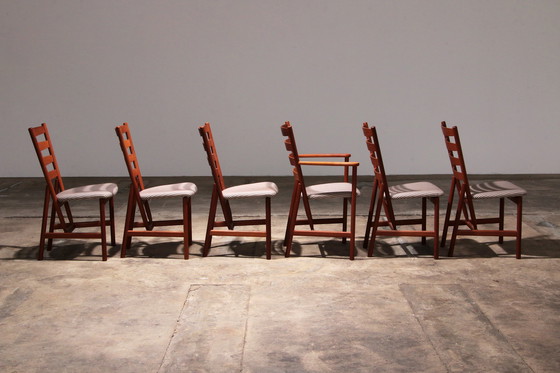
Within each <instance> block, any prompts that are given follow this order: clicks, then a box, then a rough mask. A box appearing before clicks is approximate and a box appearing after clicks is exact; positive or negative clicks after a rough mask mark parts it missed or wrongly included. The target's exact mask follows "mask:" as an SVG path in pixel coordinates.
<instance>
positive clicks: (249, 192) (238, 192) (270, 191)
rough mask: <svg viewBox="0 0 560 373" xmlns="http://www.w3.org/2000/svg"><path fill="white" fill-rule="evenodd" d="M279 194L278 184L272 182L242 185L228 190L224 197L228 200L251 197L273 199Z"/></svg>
mask: <svg viewBox="0 0 560 373" xmlns="http://www.w3.org/2000/svg"><path fill="white" fill-rule="evenodd" d="M277 193H278V187H277V186H276V184H274V183H273V182H270V181H262V182H260V183H251V184H242V185H236V186H232V187H229V188H226V189H224V190H223V191H222V195H223V196H224V198H226V199H233V198H251V197H272V196H275V195H276V194H277Z"/></svg>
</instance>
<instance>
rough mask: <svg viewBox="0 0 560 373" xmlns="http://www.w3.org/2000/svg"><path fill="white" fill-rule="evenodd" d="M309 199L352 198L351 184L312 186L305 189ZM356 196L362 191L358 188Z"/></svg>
mask: <svg viewBox="0 0 560 373" xmlns="http://www.w3.org/2000/svg"><path fill="white" fill-rule="evenodd" d="M305 191H306V192H307V196H308V197H309V198H313V199H315V198H350V197H352V184H351V183H345V182H342V183H325V184H316V185H311V186H308V187H307V188H305ZM356 195H357V196H359V195H360V190H359V189H358V188H356Z"/></svg>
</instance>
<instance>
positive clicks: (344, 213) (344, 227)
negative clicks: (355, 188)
mask: <svg viewBox="0 0 560 373" xmlns="http://www.w3.org/2000/svg"><path fill="white" fill-rule="evenodd" d="M347 220H348V198H343V199H342V231H343V232H346V231H347V230H348V222H347ZM342 243H346V237H342Z"/></svg>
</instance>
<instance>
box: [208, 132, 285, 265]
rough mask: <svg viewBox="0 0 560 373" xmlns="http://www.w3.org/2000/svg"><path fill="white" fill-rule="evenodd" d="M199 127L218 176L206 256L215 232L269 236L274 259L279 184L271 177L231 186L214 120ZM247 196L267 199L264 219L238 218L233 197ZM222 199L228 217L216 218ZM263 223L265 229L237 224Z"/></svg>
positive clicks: (212, 202)
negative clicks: (273, 217)
mask: <svg viewBox="0 0 560 373" xmlns="http://www.w3.org/2000/svg"><path fill="white" fill-rule="evenodd" d="M198 131H199V133H200V136H201V137H202V145H203V147H204V150H205V151H206V156H207V159H208V164H209V166H210V170H211V172H212V177H213V179H214V186H213V188H212V199H211V201H210V212H209V214H208V224H207V228H206V238H205V240H204V249H203V256H207V255H208V252H209V251H210V246H211V244H212V237H213V236H238V237H239V236H243V237H265V242H266V243H265V245H266V259H270V258H271V255H272V234H271V230H272V224H271V198H272V197H274V196H275V195H276V194H277V193H278V187H277V186H276V184H275V183H273V182H270V181H263V182H256V183H249V184H241V185H236V186H230V187H228V186H226V183H225V181H224V176H223V173H222V168H221V166H220V160H219V159H218V152H217V150H216V144H215V141H214V136H213V135H212V128H211V126H210V123H205V124H204V125H203V126H201V127H199V128H198ZM246 198H252V199H264V201H265V218H264V219H262V218H259V219H242V218H234V215H233V213H232V209H231V205H230V201H231V200H235V199H246ZM218 201H219V202H220V206H221V209H222V213H223V218H224V220H216V212H217V208H218ZM259 225H264V226H265V230H264V231H255V230H235V228H236V227H242V226H259ZM224 228H225V229H224Z"/></svg>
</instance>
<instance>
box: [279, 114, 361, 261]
mask: <svg viewBox="0 0 560 373" xmlns="http://www.w3.org/2000/svg"><path fill="white" fill-rule="evenodd" d="M281 130H282V135H283V136H285V137H286V139H285V140H284V144H285V146H286V150H287V151H288V152H289V160H290V164H291V165H292V166H293V174H294V188H293V192H292V200H291V203H290V211H289V213H288V222H287V225H286V235H285V237H284V246H286V254H285V255H286V257H289V256H290V252H291V249H292V242H293V237H294V236H318V237H340V238H342V240H343V242H346V239H347V238H350V248H349V256H350V260H354V256H355V238H356V198H357V197H358V196H359V195H360V191H359V190H358V188H357V172H358V166H359V162H350V156H351V154H347V153H344V154H338V153H329V154H299V152H298V149H297V146H296V140H295V136H294V131H293V127H292V125H291V124H290V122H286V123H284V124H283V125H282V126H281ZM313 158H319V159H323V158H343V159H344V161H342V162H341V161H324V160H323V161H316V160H315V161H313V160H311V161H310V160H307V159H313ZM302 159H303V160H302ZM302 166H319V167H342V169H343V173H344V176H343V180H342V181H341V182H334V183H323V184H316V185H309V186H308V185H307V184H306V182H305V178H304V174H303V167H302ZM350 170H351V172H350ZM326 198H342V217H330V218H318V217H314V216H313V214H312V211H311V204H310V200H318V199H326ZM300 201H302V202H303V207H304V210H305V218H304V219H298V210H299V204H300ZM348 203H350V230H348V223H347V220H348ZM316 224H342V230H341V231H336V230H315V225H316ZM298 225H308V226H309V230H299V229H296V226H298Z"/></svg>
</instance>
